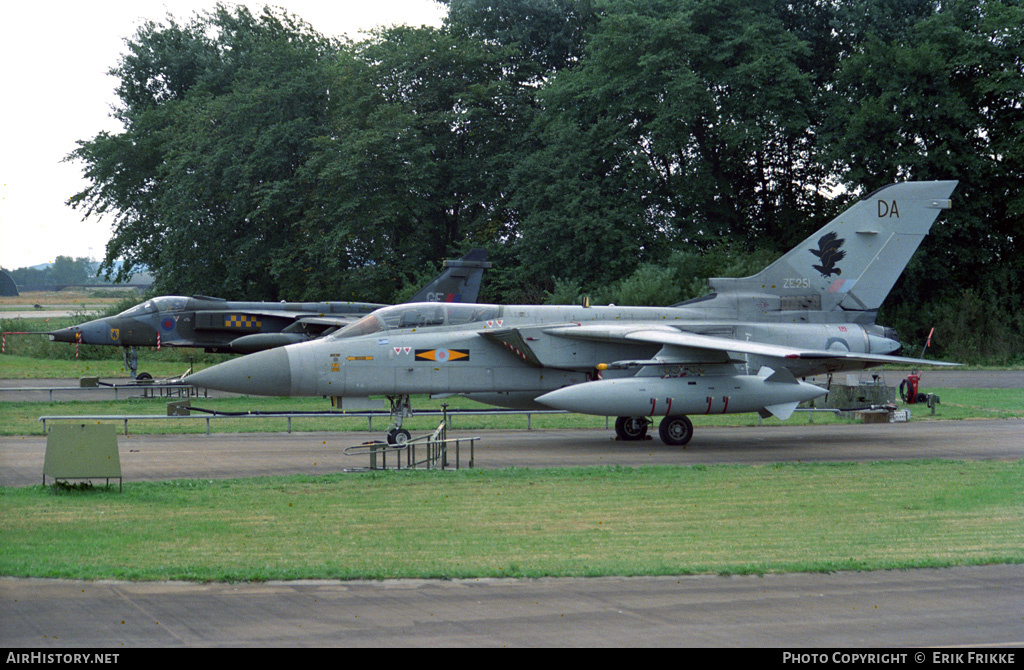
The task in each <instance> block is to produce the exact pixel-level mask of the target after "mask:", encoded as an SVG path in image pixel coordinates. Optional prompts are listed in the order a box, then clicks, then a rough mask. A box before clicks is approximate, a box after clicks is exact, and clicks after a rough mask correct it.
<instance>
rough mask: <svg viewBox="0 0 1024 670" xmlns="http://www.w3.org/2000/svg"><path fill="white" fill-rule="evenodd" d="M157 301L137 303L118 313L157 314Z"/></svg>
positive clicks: (124, 314)
mask: <svg viewBox="0 0 1024 670" xmlns="http://www.w3.org/2000/svg"><path fill="white" fill-rule="evenodd" d="M156 311H157V310H156V303H155V302H153V301H152V300H147V301H146V302H144V303H142V304H141V305H135V307H130V308H128V309H126V310H125V311H123V312H121V313H120V314H118V316H143V315H144V314H156Z"/></svg>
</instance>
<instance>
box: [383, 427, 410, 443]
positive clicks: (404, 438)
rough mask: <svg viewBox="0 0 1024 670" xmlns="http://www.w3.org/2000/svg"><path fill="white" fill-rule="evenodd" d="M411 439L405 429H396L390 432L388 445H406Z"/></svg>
mask: <svg viewBox="0 0 1024 670" xmlns="http://www.w3.org/2000/svg"><path fill="white" fill-rule="evenodd" d="M411 437H412V435H410V434H409V431H407V430H406V429H405V428H394V429H392V430H389V431H388V444H399V445H401V444H405V443H406V442H408V441H409V438H411Z"/></svg>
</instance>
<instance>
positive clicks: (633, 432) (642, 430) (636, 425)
mask: <svg viewBox="0 0 1024 670" xmlns="http://www.w3.org/2000/svg"><path fill="white" fill-rule="evenodd" d="M647 425H648V421H647V418H646V417H643V416H620V417H618V418H617V419H615V435H616V436H617V437H618V438H619V439H620V440H622V441H623V442H635V441H637V440H642V439H644V438H645V437H647Z"/></svg>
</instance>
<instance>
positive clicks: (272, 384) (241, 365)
mask: <svg viewBox="0 0 1024 670" xmlns="http://www.w3.org/2000/svg"><path fill="white" fill-rule="evenodd" d="M185 383H186V384H188V385H189V386H197V387H199V388H206V389H215V390H217V391H228V392H230V393H244V394H247V395H270V396H286V395H290V394H291V391H292V371H291V363H290V362H289V361H288V352H286V351H285V350H284V349H283V348H281V349H270V350H268V351H261V352H259V353H256V354H250V355H248V356H242V357H241V358H236V359H234V360H230V361H226V362H224V363H220V364H218V365H214V366H213V367H211V368H207V369H205V370H200V371H199V372H196V373H193V374H191V375H189V376H188V377H185Z"/></svg>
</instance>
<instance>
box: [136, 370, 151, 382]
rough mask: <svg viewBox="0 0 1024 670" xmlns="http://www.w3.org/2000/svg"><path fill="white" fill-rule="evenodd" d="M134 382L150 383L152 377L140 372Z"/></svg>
mask: <svg viewBox="0 0 1024 670" xmlns="http://www.w3.org/2000/svg"><path fill="white" fill-rule="evenodd" d="M135 380H136V381H152V380H153V375H151V374H149V373H148V372H140V373H139V374H137V375H135Z"/></svg>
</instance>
